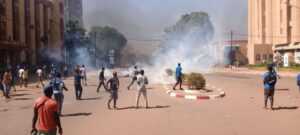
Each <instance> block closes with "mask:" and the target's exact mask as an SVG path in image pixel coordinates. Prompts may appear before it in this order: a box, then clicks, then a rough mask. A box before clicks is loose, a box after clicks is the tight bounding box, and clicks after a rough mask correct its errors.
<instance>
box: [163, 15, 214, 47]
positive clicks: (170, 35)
mask: <svg viewBox="0 0 300 135" xmlns="http://www.w3.org/2000/svg"><path fill="white" fill-rule="evenodd" d="M165 33H166V37H167V39H166V40H167V42H170V41H182V40H189V41H193V42H195V43H197V44H202V43H208V42H209V41H211V40H212V38H213V36H214V27H213V24H212V23H211V21H210V18H209V15H208V14H207V13H205V12H192V13H190V14H184V15H182V16H181V18H180V20H179V21H177V23H176V24H175V25H173V26H171V27H168V28H166V29H165Z"/></svg>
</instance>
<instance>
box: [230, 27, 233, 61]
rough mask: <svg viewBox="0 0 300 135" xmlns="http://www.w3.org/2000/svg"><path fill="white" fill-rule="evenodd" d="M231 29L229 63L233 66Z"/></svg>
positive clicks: (231, 32)
mask: <svg viewBox="0 0 300 135" xmlns="http://www.w3.org/2000/svg"><path fill="white" fill-rule="evenodd" d="M232 42H233V31H232V30H231V31H230V65H231V67H232V66H233V43H232Z"/></svg>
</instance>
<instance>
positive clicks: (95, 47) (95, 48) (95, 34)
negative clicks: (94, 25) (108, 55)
mask: <svg viewBox="0 0 300 135" xmlns="http://www.w3.org/2000/svg"><path fill="white" fill-rule="evenodd" d="M94 36H95V46H94V50H95V52H94V53H95V54H94V55H95V66H96V68H97V66H98V65H97V32H96V31H95V33H94Z"/></svg>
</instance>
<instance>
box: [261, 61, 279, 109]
mask: <svg viewBox="0 0 300 135" xmlns="http://www.w3.org/2000/svg"><path fill="white" fill-rule="evenodd" d="M267 69H268V72H266V73H265V74H264V76H263V84H264V95H265V99H264V102H265V108H266V109H267V104H268V99H270V102H271V109H273V103H274V92H275V85H276V82H277V74H276V72H275V71H274V68H273V65H268V67H267Z"/></svg>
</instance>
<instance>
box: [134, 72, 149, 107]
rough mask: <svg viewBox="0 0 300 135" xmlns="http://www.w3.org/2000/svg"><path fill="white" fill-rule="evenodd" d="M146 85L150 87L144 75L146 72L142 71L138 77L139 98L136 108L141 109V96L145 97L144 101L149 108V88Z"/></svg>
mask: <svg viewBox="0 0 300 135" xmlns="http://www.w3.org/2000/svg"><path fill="white" fill-rule="evenodd" d="M146 85H148V78H147V77H146V76H145V75H144V70H141V71H140V74H139V75H138V76H137V88H138V93H137V98H136V108H139V100H140V97H141V95H143V96H144V99H145V100H146V108H148V107H149V106H148V98H147V88H146Z"/></svg>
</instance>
